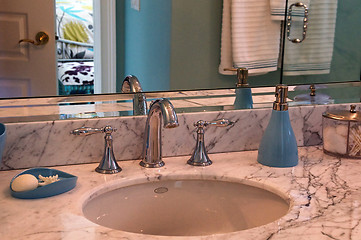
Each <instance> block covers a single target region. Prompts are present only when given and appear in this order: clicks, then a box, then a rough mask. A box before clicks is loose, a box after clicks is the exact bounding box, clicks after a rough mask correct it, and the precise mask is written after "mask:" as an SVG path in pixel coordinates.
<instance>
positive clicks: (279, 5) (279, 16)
mask: <svg viewBox="0 0 361 240" xmlns="http://www.w3.org/2000/svg"><path fill="white" fill-rule="evenodd" d="M310 1H311V0H288V6H291V4H293V3H296V2H302V3H303V4H305V5H306V6H307V7H309V4H310ZM314 1H317V0H314ZM270 4H271V15H272V20H279V21H283V20H284V19H285V7H286V0H270ZM287 11H288V8H287ZM303 16H304V8H303V7H302V8H301V7H293V8H292V19H293V20H300V21H302V20H303Z"/></svg>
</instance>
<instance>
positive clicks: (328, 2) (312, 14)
mask: <svg viewBox="0 0 361 240" xmlns="http://www.w3.org/2000/svg"><path fill="white" fill-rule="evenodd" d="M308 12H309V13H308V27H307V35H306V39H305V40H304V41H303V42H302V43H301V44H294V43H292V42H290V41H287V39H286V40H285V59H284V63H283V74H284V75H286V76H298V75H314V74H329V73H330V68H331V61H332V56H333V48H334V39H335V27H336V15H337V0H317V1H316V0H313V1H311V2H310V3H309V11H308ZM294 23H295V24H294ZM292 25H293V26H292V27H291V31H294V34H297V32H298V35H300V33H299V31H302V23H300V22H297V21H295V22H293V23H292Z"/></svg>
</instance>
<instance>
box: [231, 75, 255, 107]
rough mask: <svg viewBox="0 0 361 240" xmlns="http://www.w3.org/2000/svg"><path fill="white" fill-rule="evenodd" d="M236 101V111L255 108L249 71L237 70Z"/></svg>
mask: <svg viewBox="0 0 361 240" xmlns="http://www.w3.org/2000/svg"><path fill="white" fill-rule="evenodd" d="M237 80H238V82H237V85H236V91H235V92H236V99H235V100H234V109H251V108H253V99H252V91H251V88H250V87H249V85H248V82H247V81H248V69H247V68H237Z"/></svg>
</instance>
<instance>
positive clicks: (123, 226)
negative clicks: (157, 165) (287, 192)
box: [83, 180, 289, 236]
mask: <svg viewBox="0 0 361 240" xmlns="http://www.w3.org/2000/svg"><path fill="white" fill-rule="evenodd" d="M96 195H97V196H96ZM93 196H96V197H91V198H89V199H88V200H87V201H86V202H85V203H84V204H83V213H84V215H85V217H86V218H88V219H89V220H91V221H92V222H94V223H97V224H99V225H102V226H105V227H108V228H112V229H117V230H122V231H126V232H133V233H142V234H150V235H163V236H201V235H210V234H217V233H229V232H235V231H241V230H245V229H249V228H253V227H257V226H261V225H264V224H267V223H270V222H273V221H275V220H277V219H279V218H281V217H282V216H284V215H285V214H286V213H287V212H288V210H289V201H287V200H285V198H286V197H285V196H283V197H281V196H279V195H277V194H275V193H272V192H270V191H268V190H265V189H262V188H259V187H254V186H250V185H247V184H242V183H236V182H226V181H217V180H164V181H163V180H162V181H156V182H147V183H142V184H135V185H130V186H126V187H121V188H117V189H114V190H111V191H108V192H105V193H100V194H99V195H98V194H96V193H95V194H94V195H93Z"/></svg>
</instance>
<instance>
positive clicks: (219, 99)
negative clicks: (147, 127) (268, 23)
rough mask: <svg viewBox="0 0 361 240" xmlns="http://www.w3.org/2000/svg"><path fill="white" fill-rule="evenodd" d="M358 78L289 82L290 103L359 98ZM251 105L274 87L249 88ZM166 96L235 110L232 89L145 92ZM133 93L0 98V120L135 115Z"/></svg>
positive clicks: (182, 105) (184, 106) (267, 104)
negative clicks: (291, 84)
mask: <svg viewBox="0 0 361 240" xmlns="http://www.w3.org/2000/svg"><path fill="white" fill-rule="evenodd" d="M360 90H361V83H360V82H348V83H331V84H315V85H313V88H310V85H297V86H289V92H288V103H289V106H290V107H293V106H302V105H310V104H339V103H355V102H360ZM251 91H252V107H253V108H255V109H257V108H271V107H272V104H273V101H274V100H275V94H274V91H275V88H274V87H259V88H252V90H251ZM163 97H164V98H169V99H170V100H171V102H172V104H173V105H174V107H175V110H176V112H177V113H185V112H203V111H223V110H237V109H239V107H238V106H237V104H236V98H237V96H236V92H235V90H234V89H215V90H202V91H193V90H189V91H178V92H148V93H145V98H146V100H147V105H148V106H149V104H150V102H151V101H153V100H155V99H157V98H163ZM133 101H134V98H133V94H103V95H82V96H64V97H49V98H24V99H14V100H13V99H8V100H1V101H0V122H2V123H14V122H33V121H53V120H63V119H64V120H65V119H84V118H100V117H123V116H124V117H126V116H134V115H136V114H135V113H134V106H133Z"/></svg>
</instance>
